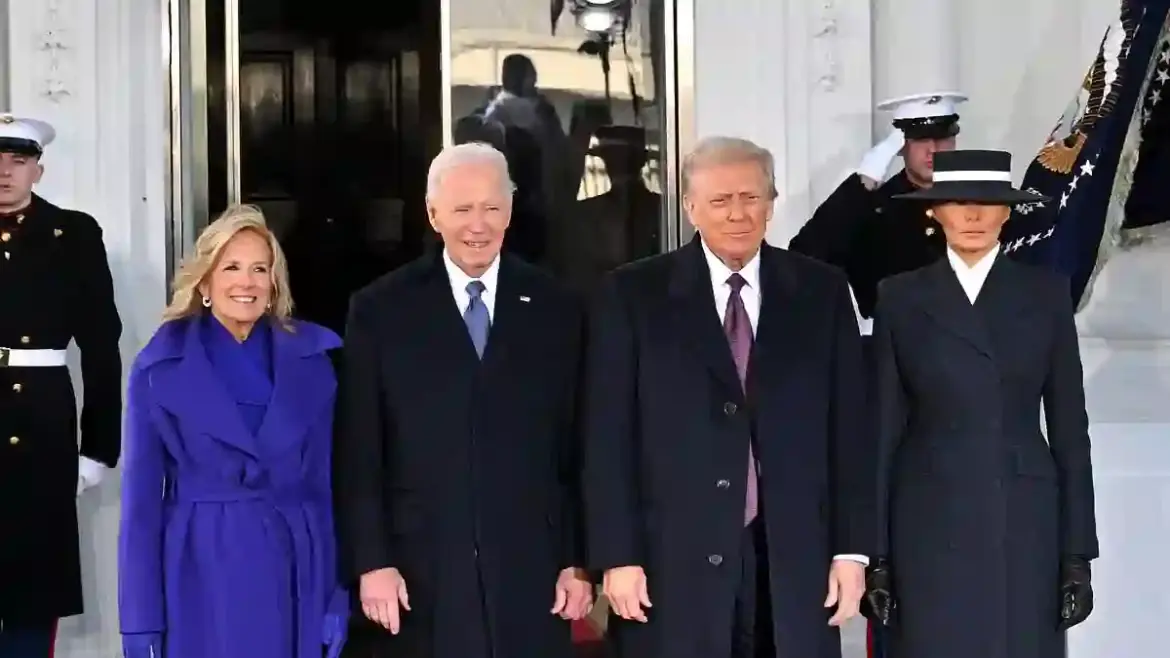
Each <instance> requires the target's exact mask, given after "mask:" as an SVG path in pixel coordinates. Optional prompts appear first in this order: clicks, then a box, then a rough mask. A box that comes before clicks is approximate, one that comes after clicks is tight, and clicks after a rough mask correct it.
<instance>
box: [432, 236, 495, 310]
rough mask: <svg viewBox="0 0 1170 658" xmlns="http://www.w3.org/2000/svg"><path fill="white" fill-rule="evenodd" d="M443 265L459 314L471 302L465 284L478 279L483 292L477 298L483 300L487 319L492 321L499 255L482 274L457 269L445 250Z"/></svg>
mask: <svg viewBox="0 0 1170 658" xmlns="http://www.w3.org/2000/svg"><path fill="white" fill-rule="evenodd" d="M443 265H444V266H445V267H446V268H447V279H449V280H450V281H451V294H453V295H454V296H455V306H457V307H458V308H459V315H463V314H464V313H466V312H467V306H468V305H469V304H471V295H469V294H467V284H469V283H471V282H472V281H479V282H480V283H482V284H483V292H482V293H481V294H480V296H479V298H480V299H481V300H482V301H483V305H484V306H486V307H487V312H488V319H489V320H491V321H492V322H495V320H496V286H497V284H498V283H499V281H500V257H499V256H496V259H495V260H493V261H492V264H491V265H489V266H488V268H487V271H486V272H484V273H483V276H478V277H473V276H470V275H468V274H467V272H464V271H463V270H461V269H459V266H458V265H456V264H455V261H453V260H451V256H450V254H448V253H447V250H446V249H444V250H443Z"/></svg>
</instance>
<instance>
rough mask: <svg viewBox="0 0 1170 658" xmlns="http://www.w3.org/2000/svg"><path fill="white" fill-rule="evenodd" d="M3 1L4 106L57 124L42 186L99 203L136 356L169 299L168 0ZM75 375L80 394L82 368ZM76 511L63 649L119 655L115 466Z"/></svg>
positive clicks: (74, 656) (76, 202) (126, 354)
mask: <svg viewBox="0 0 1170 658" xmlns="http://www.w3.org/2000/svg"><path fill="white" fill-rule="evenodd" d="M6 4H7V6H8V20H7V25H6V27H7V34H6V37H7V45H8V53H7V54H8V74H9V80H10V96H9V100H10V107H9V108H5V109H9V110H11V111H12V112H13V113H15V114H18V115H27V116H33V117H37V118H41V119H44V120H46V121H49V122H50V123H52V124H53V125H54V126H55V127H56V128H57V131H58V138H57V141H55V142H54V143H53V144H52V145H50V146H49V147H48V149H47V150H46V153H45V156H44V164H45V176H44V180H43V181H42V183H41V184H40V186H39V187H38V189H37V191H38V193H40V194H41V195H43V196H44V197H46V198H47V199H49V200H50V201H52V202H54V203H56V204H58V205H62V206H65V207H69V208H76V209H78V210H83V211H85V212H88V213H90V214H92V215H93V216H94V217H95V218H96V219H97V220H98V223H99V224H100V225H101V227H102V229H103V233H104V239H105V245H106V250H107V251H108V253H109V259H110V266H111V270H112V271H113V276H114V286H115V291H116V295H117V300H118V307H119V310H120V313H121V316H122V322H123V325H124V331H123V340H122V353H123V361H124V362H125V363H126V364H127V365H129V363H130V362H131V361H132V360H133V358H134V356H135V354H136V353H137V351H138V349H139V348H140V347H141V346H142V344H143V343H144V342H145V341H146V340H147V339H148V338H149V337H150V334H151V333H152V332H153V331H154V329H155V327H156V326H157V324H158V315H159V311H160V310H161V309H162V306H163V304H164V303H165V301H166V291H165V285H166V284H165V282H166V271H165V269H166V253H167V249H166V221H165V220H166V184H165V183H166V166H167V165H166V159H167V153H166V150H165V149H166V147H167V142H166V129H167V123H166V111H167V96H166V91H167V86H166V85H165V83H164V81H165V71H164V59H163V57H164V52H165V51H164V44H165V41H164V36H165V35H164V33H163V32H162V29H163V26H164V23H163V14H162V12H163V11H164V8H165V3H163V2H160V1H158V0H100V1H99V0H36V1H35V2H34V1H26V0H22V1H20V2H8V3H6ZM73 363H74V365H75V364H76V355H74V359H73ZM75 372H76V371H75ZM75 381H77V382H78V384H79V386H78V391H79V395H80V396H84V391H82V390H80V389H81V387H80V379H79V378H77V377H75ZM78 515H79V518H80V520H81V529H82V538H81V550H82V567H83V571H84V575H83V581H84V584H85V596H86V614H85V615H82V616H80V617H76V618H72V619H68V620H65V621H63V622H62V625H61V629H60V634H59V635H60V637H59V641H58V655H60V656H62V657H63V658H89V657H93V658H97V657H99V656H101V657H103V658H104V657H106V656H111V655H120V641H119V637H118V624H117V571H116V568H115V566H116V549H117V531H118V527H117V526H118V521H117V517H118V478H116V477H110V478H107V479H106V482H105V483H103V484H102V485H101V487H100V488H99V489H98V490H95V491H90V492H87V493H86V494H85V495H84V496H83V498H82V500H81V501H80V502H79V504H78Z"/></svg>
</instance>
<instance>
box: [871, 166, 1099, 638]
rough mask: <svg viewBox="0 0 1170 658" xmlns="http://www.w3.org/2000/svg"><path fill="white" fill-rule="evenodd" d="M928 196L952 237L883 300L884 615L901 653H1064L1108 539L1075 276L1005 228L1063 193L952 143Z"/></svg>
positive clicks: (880, 509) (876, 345)
mask: <svg viewBox="0 0 1170 658" xmlns="http://www.w3.org/2000/svg"><path fill="white" fill-rule="evenodd" d="M912 197H913V198H914V199H916V200H920V201H924V202H927V203H930V204H931V206H932V212H933V214H934V216H935V218H936V219H937V220H938V221H939V223H940V225H941V226H942V227H943V231H944V233H945V234H946V238H947V245H948V247H947V255H946V257H945V258H944V259H942V260H941V261H939V262H938V263H936V264H934V265H931V266H929V267H926V268H923V269H920V270H916V271H914V272H907V273H905V274H901V275H898V276H895V277H893V278H891V279H888V280H887V281H885V282H883V283H882V285H881V289H880V295H879V297H878V306H877V314H876V316H875V318H874V335H873V341H874V342H873V352H874V359H875V362H876V396H877V405H876V406H877V410H878V416H879V419H880V424H879V437H878V438H879V446H880V449H879V453H878V460H877V483H878V487H877V491H878V499H877V519H878V526H877V529H878V531H879V532H878V546H879V550H880V552H879V553H877V554H875V556H874V558H875V560H874V569H873V571H872V572H871V574H870V583H869V584H870V593H869V596H870V600H871V601H873V602H874V603H875V605H874V606H873V607H874V609H875V610H876V613H875V616H876V617H877V618H878V619H879V620H881V621H883V622H886V623H888V624H889V626H890V635H889V639H890V654H889V655H890V658H940V657H944V656H945V657H946V658H1063V656H1064V643H1063V638H1062V633H1061V631H1062V630H1063V629H1065V628H1068V627H1070V626H1073V625H1076V624H1078V623H1080V622H1082V621H1084V620H1085V618H1087V617H1088V615H1089V613H1090V612H1091V611H1092V607H1093V596H1092V588H1091V584H1090V572H1089V562H1090V560H1093V559H1095V558H1096V557H1097V555H1098V552H1099V548H1098V542H1097V530H1096V516H1095V512H1094V504H1093V500H1094V494H1093V471H1092V461H1091V459H1090V444H1089V431H1088V429H1089V428H1088V425H1089V424H1088V418H1087V415H1086V412H1085V394H1084V387H1083V383H1082V370H1081V360H1080V349H1079V347H1078V345H1077V330H1076V325H1075V322H1074V319H1073V308H1072V303H1071V302H1070V296H1069V294H1068V281H1067V280H1066V279H1063V278H1062V277H1061V276H1059V275H1057V274H1056V273H1054V272H1051V271H1048V270H1047V269H1043V268H1039V267H1033V266H1029V265H1024V264H1021V263H1017V262H1013V261H1012V260H1011V259H1009V258H1007V257H1006V256H1005V255H1004V254H1003V253H1001V250H1000V245H999V242H998V240H999V235H1000V230H1001V229H1002V226H1003V223H1004V222H1005V221H1006V220H1007V219H1008V216H1009V215H1010V213H1011V206H1012V205H1015V204H1018V203H1036V202H1044V201H1047V199H1046V198H1045V197H1041V196H1040V195H1037V194H1033V193H1031V192H1027V191H1020V190H1017V189H1014V188H1013V187H1012V184H1011V156H1010V155H1009V154H1008V153H1006V152H1002V151H951V152H948V153H940V154H939V157H938V159H937V160H936V161H935V183H934V185H933V186H932V187H931V188H930V189H929V190H921V191H919V192H915V193H913V195H912ZM1041 409H1043V418H1044V419H1045V421H1046V424H1047V433H1044V432H1042V431H1041V427H1040V419H1041ZM891 603H893V605H891Z"/></svg>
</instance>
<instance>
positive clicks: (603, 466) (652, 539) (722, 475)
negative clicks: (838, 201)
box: [584, 239, 872, 658]
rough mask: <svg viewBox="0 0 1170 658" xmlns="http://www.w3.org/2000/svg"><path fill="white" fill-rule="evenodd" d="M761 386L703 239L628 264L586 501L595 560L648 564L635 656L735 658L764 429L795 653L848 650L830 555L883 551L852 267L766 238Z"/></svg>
mask: <svg viewBox="0 0 1170 658" xmlns="http://www.w3.org/2000/svg"><path fill="white" fill-rule="evenodd" d="M760 259H761V265H760V287H761V296H762V305H761V310H760V319H759V326H758V329H757V332H756V341H755V345H754V349H753V353H752V357H751V361H750V366H749V376H748V377H749V382H748V386H747V392H746V394H745V392H744V390H743V387H741V385H740V382H739V379H738V377H737V375H736V371H735V367H734V363H733V361H732V357H731V350H730V347H729V346H728V343H727V339H726V338H725V336H724V333H723V329H722V326H721V324H720V322H719V314H718V312H717V310H716V308H715V301H714V293H713V289H712V281H711V276H710V271H709V269H708V267H707V263H706V261H705V258H704V254H703V250H702V246H701V244H700V242H699V241H698V239H696V240H695V241H694V242H693V243H692V244H690V245H688V246H686V247H684V248H682V249H680V250H678V251H676V252H674V253H671V254H667V255H663V256H658V257H654V258H650V259H647V260H643V261H640V262H637V263H634V264H631V265H629V266H626V267H623V268H621V269H619V270H617V271H615V272H614V273H613V274H612V275H611V276H610V277H609V279H608V281H607V283H606V285H605V286H604V287H603V291H602V293H601V295H600V298H599V300H598V304H597V306H596V308H595V309H594V311H593V314H592V317H591V319H590V331H589V338H588V343H589V345H588V350H587V359H586V361H587V373H588V374H587V380H586V393H587V402H586V406H585V412H584V420H585V423H586V429H585V432H586V434H585V456H586V457H585V474H584V483H585V499H586V510H587V512H586V527H587V530H588V533H587V534H588V539H589V557H590V561H591V564H592V566H594V567H596V568H598V569H606V568H611V567H617V566H622V565H639V566H642V567H643V568H645V570H646V573H647V577H648V580H649V588H650V598H651V600H652V602H653V604H654V607H653V608H652V610H651V611H650V613H649V614H650V623H649V624H646V625H642V624H636V623H628V622H623V621H620V620H618V619H616V618H612V619H611V625H610V628H609V631H610V635H611V636H612V637H613V639H614V642H615V646H616V648H617V649H618V652H619V654H620V655H628V656H637V657H638V658H708V657H709V656H724V655H730V652H731V646H730V643H731V638H730V635H731V620H732V613H733V611H734V605H735V602H734V596H735V588H736V586H737V585H738V583H739V577H740V573H739V564H740V563H739V557H738V556H739V551H740V549H741V544H742V537H743V508H744V498H745V495H746V479H747V478H746V476H747V460H748V445H749V441H754V442H755V454H756V456H757V458H758V459H759V461H760V463H761V478H760V497H761V503H762V515H763V520H764V521H765V524H766V527H767V532H768V537H769V540H770V541H769V557H770V560H771V570H772V573H773V578H774V583H775V586H774V588H773V592H772V594H773V597H772V598H773V602H772V603H773V605H772V609H773V612H774V615H773V617H774V622H775V627H776V629H777V630H776V639H777V642H778V645H779V646H778V647H777V648H778V651H779V654H780V655H785V656H805V657H807V658H825V657H829V656H839V655H840V643H839V640H838V637H837V634H836V631H835V630H834V629H831V628H830V627H828V626H827V625H826V623H825V622H826V619H827V613H826V611H825V609H824V607H823V603H824V598H825V593H826V582H827V574H828V569H829V564H830V561H831V559H832V556H833V555H836V554H840V553H860V554H868V553H869V552H870V549H871V548H872V544H871V542H872V534H870V533H871V532H872V530H870V529H869V527H868V526H867V523H869V522H870V521H871V516H870V514H869V511H868V507H869V499H870V497H871V494H872V490H871V488H870V486H869V483H868V482H870V481H872V480H871V479H869V480H867V478H868V473H869V472H870V471H871V469H870V468H869V467H868V465H869V464H870V463H871V462H870V460H869V458H868V457H867V454H866V453H867V451H868V447H867V446H868V444H869V442H870V441H871V438H872V436H871V434H870V433H869V431H868V426H867V424H866V422H865V416H866V414H865V409H866V406H865V400H864V397H865V394H864V388H865V385H864V374H863V366H862V357H861V340H860V336H859V335H858V331H857V321H856V318H855V316H854V313H853V309H852V305H851V303H850V299H849V290H848V286H847V283H846V281H845V277H844V275H843V274H841V273H840V272H838V271H837V270H835V269H833V268H831V267H829V266H827V265H823V264H821V263H818V262H816V261H813V260H811V259H808V258H805V257H803V256H799V255H796V254H792V253H789V252H786V251H784V250H781V249H776V248H773V247H769V246H764V247H763V248H762V252H761V254H760Z"/></svg>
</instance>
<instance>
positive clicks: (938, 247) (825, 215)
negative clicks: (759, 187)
mask: <svg viewBox="0 0 1170 658" xmlns="http://www.w3.org/2000/svg"><path fill="white" fill-rule="evenodd" d="M966 100H967V97H966V96H964V95H963V94H958V93H953V92H931V93H925V94H914V95H912V96H905V97H902V98H893V99H890V100H887V101H883V102H882V103H880V104H878V106H877V109H878V110H881V111H887V112H890V113H891V114H892V115H893V130H892V131H891V132H890V134H889V136H888V137H886V139H885V140H883V141H882V142H881V143H879V144H878V145H877V146H875V147H873V148H872V149H870V151H869V152H868V153H866V154H865V157H864V158H863V159H862V162H861V165H860V166H859V167H858V168H857V171H856V172H855V173H853V174H851V175H850V176H848V177H847V178H845V180H843V181H841V184H840V185H838V186H837V189H836V190H834V191H833V193H832V194H830V195H829V198H827V199H825V201H824V202H823V203H821V205H820V206H818V207H817V209H816V212H815V213H813V216H812V218H811V219H809V220H808V222H807V223H806V224H805V225H804V226H803V227H802V228H801V229H800V232H799V233H797V234H796V237H794V238H792V241H791V242H790V243H789V245H788V248H789V249H791V250H792V251H795V252H797V253H801V254H804V255H806V256H811V257H813V258H816V259H817V260H819V261H822V262H825V263H829V264H830V265H835V266H837V267H839V268H841V269H842V270H844V272H845V274H846V275H847V276H848V277H849V285H850V286H852V288H853V293H854V295H856V298H857V308H858V312H859V313H860V314H861V317H862V318H866V319H868V318H871V317H872V316H873V306H874V300H875V299H876V294H877V284H878V282H879V281H881V280H882V279H884V278H886V277H889V276H893V275H895V274H898V273H900V272H908V271H910V270H915V269H918V268H920V267H924V266H926V265H929V264H931V263H933V262H935V261H936V260H938V259H939V258H940V257H942V255H943V253H944V251H945V242H944V241H943V235H942V231H940V230H939V226H938V223H937V222H935V221H934V220H933V219H931V218H930V216H929V215H928V214H927V213H926V211H927V209H928V207H929V206H928V204H926V203H923V202H922V201H918V200H913V199H900V198H897V197H898V195H900V194H906V193H909V192H913V191H914V190H917V189H921V188H926V187H930V185H931V175H930V172H931V167H932V166H933V162H934V156H935V154H936V153H939V152H942V151H950V150H953V149H954V148H955V140H956V136H957V135H958V134H959V115H958V112H957V106H958V105H959V104H960V103H962V102H964V101H966ZM898 155H901V156H902V160H903V162H904V163H905V166H904V167H903V168H902V170H901V171H899V172H898V173H896V174H894V175H893V176H892V177H891V178H890V179H889V180H886V170H887V169H889V167H890V162H891V161H893V160H894V158H895V157H897V156H898ZM883 181H884V182H883ZM863 324H864V326H865V327H868V325H869V322H868V321H867V322H865V323H863ZM863 330H865V331H866V333H868V329H864V328H863Z"/></svg>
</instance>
